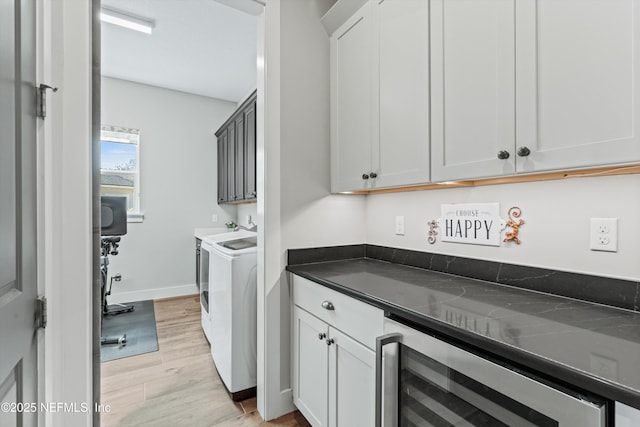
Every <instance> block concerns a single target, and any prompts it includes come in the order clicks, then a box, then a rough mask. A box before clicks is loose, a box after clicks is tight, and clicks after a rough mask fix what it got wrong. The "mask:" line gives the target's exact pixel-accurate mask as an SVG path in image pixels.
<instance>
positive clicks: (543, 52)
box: [516, 0, 640, 172]
mask: <svg viewBox="0 0 640 427" xmlns="http://www.w3.org/2000/svg"><path fill="white" fill-rule="evenodd" d="M516 12H517V14H516V28H517V29H518V33H517V38H516V52H517V56H518V64H517V66H518V69H517V76H518V78H517V86H516V93H517V97H516V99H517V104H516V110H517V112H518V113H517V116H516V117H517V126H516V129H517V134H516V141H517V147H518V148H519V147H527V148H528V149H529V151H530V152H531V154H529V156H525V157H520V156H517V157H516V160H517V165H516V167H517V170H518V172H531V171H540V170H551V169H564V168H577V167H585V166H594V165H604V164H616V163H629V162H634V161H638V160H640V1H638V0H607V1H599V0H562V1H558V0H537V1H534V0H525V1H518V3H517V9H516Z"/></svg>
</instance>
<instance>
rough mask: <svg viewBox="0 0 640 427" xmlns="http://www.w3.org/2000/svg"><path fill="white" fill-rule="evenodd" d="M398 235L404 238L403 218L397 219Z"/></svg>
mask: <svg viewBox="0 0 640 427" xmlns="http://www.w3.org/2000/svg"><path fill="white" fill-rule="evenodd" d="M396 234H397V235H398V236H404V217H403V216H397V217H396Z"/></svg>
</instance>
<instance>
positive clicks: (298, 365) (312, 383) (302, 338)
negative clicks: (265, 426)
mask: <svg viewBox="0 0 640 427" xmlns="http://www.w3.org/2000/svg"><path fill="white" fill-rule="evenodd" d="M327 333H328V326H327V324H326V323H324V322H323V321H321V320H320V319H318V318H317V317H314V316H312V315H311V314H309V313H307V312H306V311H304V310H302V309H301V308H299V307H297V306H294V308H293V382H294V385H293V403H294V404H295V405H296V406H297V407H298V409H299V410H300V412H302V414H303V415H304V416H305V418H306V419H307V420H308V421H309V422H310V423H311V424H312V425H313V426H314V427H322V426H327V414H328V409H327V399H328V391H327V386H328V371H327V370H328V365H329V364H328V357H329V356H328V351H329V346H327V341H326V340H327V339H328V338H327ZM353 425H357V424H353Z"/></svg>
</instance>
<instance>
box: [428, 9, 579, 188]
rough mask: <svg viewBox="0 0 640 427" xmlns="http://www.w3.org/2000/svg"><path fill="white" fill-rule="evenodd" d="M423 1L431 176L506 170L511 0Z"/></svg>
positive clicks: (511, 127) (510, 125)
mask: <svg viewBox="0 0 640 427" xmlns="http://www.w3.org/2000/svg"><path fill="white" fill-rule="evenodd" d="M577 1H578V0H577ZM558 3H565V2H558ZM430 4H431V11H430V13H431V17H430V18H431V19H430V21H431V126H432V128H431V147H432V152H431V155H432V160H431V168H432V169H431V177H432V181H448V180H454V179H464V178H476V177H485V176H496V175H502V174H512V173H514V172H515V157H516V156H515V153H514V152H513V149H514V146H515V120H514V117H515V51H514V45H515V28H514V14H515V0H431V3H430ZM500 151H505V152H507V153H509V158H506V159H499V158H498V153H499V152H500ZM503 157H504V156H503Z"/></svg>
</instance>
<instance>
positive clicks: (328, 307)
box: [322, 301, 336, 310]
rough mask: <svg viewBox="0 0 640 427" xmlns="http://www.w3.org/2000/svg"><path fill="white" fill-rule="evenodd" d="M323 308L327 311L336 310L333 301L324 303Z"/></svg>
mask: <svg viewBox="0 0 640 427" xmlns="http://www.w3.org/2000/svg"><path fill="white" fill-rule="evenodd" d="M322 308H324V309H325V310H335V309H336V308H335V307H334V306H333V303H332V302H331V301H322Z"/></svg>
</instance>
